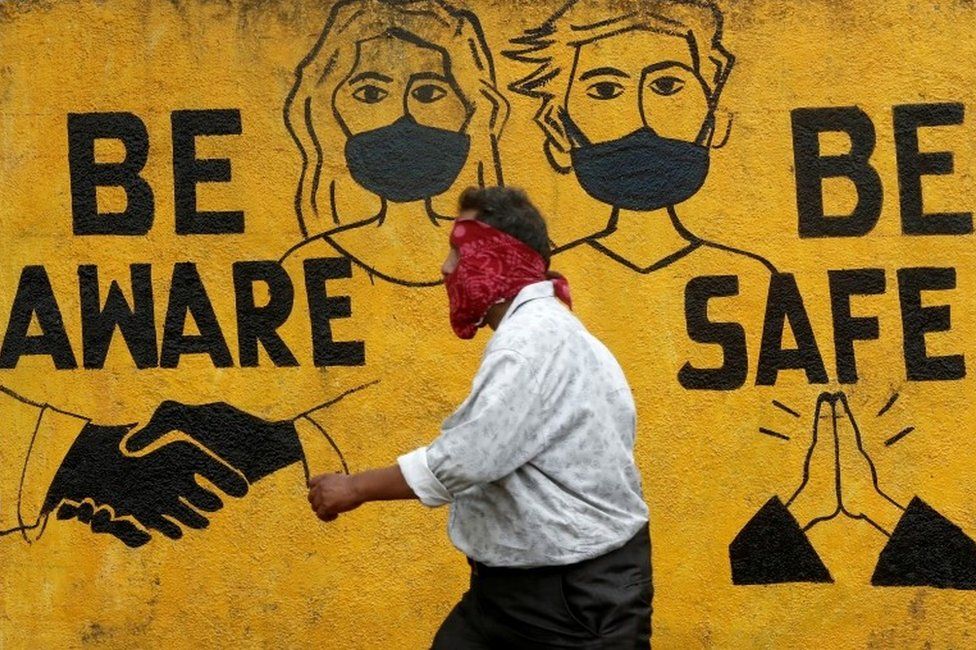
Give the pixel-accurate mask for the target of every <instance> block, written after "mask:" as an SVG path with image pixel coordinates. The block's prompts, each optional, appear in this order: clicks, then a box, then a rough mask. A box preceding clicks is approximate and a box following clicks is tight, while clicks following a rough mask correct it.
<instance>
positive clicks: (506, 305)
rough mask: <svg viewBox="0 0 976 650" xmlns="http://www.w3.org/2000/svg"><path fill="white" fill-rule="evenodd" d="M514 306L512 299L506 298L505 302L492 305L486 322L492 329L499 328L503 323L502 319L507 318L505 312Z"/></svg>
mask: <svg viewBox="0 0 976 650" xmlns="http://www.w3.org/2000/svg"><path fill="white" fill-rule="evenodd" d="M511 307H512V301H511V300H506V301H505V302H500V303H498V304H497V305H492V306H491V308H490V309H489V310H488V315H487V316H485V323H486V324H487V325H488V327H490V328H491V329H492V331H494V330H497V329H498V326H499V325H501V323H502V319H503V318H505V314H507V313H508V310H509V309H510V308H511Z"/></svg>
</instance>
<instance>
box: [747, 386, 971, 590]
mask: <svg viewBox="0 0 976 650" xmlns="http://www.w3.org/2000/svg"><path fill="white" fill-rule="evenodd" d="M794 415H796V416H797V417H799V414H796V413H794ZM906 431H907V430H906ZM772 433H775V432H772ZM903 434H904V432H903ZM903 434H899V435H903ZM896 438H897V436H896ZM838 517H846V518H849V519H852V520H860V521H864V522H867V523H868V524H870V525H871V526H873V527H874V528H875V529H877V530H878V531H879V532H880V533H881V534H883V535H885V536H886V537H887V538H888V542H887V543H886V545H885V547H884V549H883V550H882V551H881V554H880V555H879V557H878V562H877V565H876V566H875V570H874V574H873V576H872V577H871V584H872V585H875V586H886V587H900V586H928V587H942V588H948V589H976V542H973V540H972V539H971V538H970V537H969V536H968V535H966V533H964V532H963V531H962V529H961V528H959V526H957V525H955V524H954V523H952V522H951V521H949V520H948V519H946V518H945V517H943V516H942V515H941V514H939V513H938V512H936V511H935V510H934V509H933V508H932V507H930V506H929V505H928V504H926V503H925V502H924V501H922V500H921V499H920V498H918V497H915V498H913V499H912V500H911V501H910V502H909V503H907V504H906V505H903V504H901V503H899V502H898V501H896V500H895V499H893V498H892V497H891V496H889V495H888V493H887V492H885V491H884V489H883V488H882V486H881V484H880V482H879V480H878V471H877V468H876V467H875V464H874V462H873V461H872V460H871V457H870V456H869V455H868V452H867V451H866V449H865V447H864V443H863V439H862V436H861V430H860V428H859V427H858V424H857V421H856V419H855V417H854V414H853V412H852V411H851V407H850V404H849V403H848V400H847V396H846V395H844V394H843V393H822V394H821V395H820V396H819V397H818V398H817V403H816V408H815V415H814V421H813V436H812V439H811V441H810V447H809V449H808V451H807V454H806V458H805V461H804V464H803V476H802V478H801V480H800V484H799V487H797V489H796V490H795V491H794V492H793V495H792V496H791V497H790V498H789V500H787V501H786V503H785V504H784V503H783V502H782V501H781V500H780V499H779V497H775V496H774V497H772V498H771V499H769V501H767V502H766V504H765V505H764V506H763V507H762V508H760V509H759V511H758V512H757V513H756V514H755V515H754V516H753V517H752V519H750V520H749V522H748V523H746V525H745V526H744V527H743V528H742V530H741V531H739V534H738V535H736V537H735V539H734V540H733V541H732V543H731V544H730V545H729V560H730V563H731V569H732V582H733V583H734V584H737V585H768V584H777V583H785V582H833V578H832V577H831V575H830V572H829V571H828V570H827V567H826V566H825V565H824V563H823V562H822V561H821V559H820V556H819V555H818V554H817V552H816V550H815V549H814V548H813V545H812V544H811V543H810V540H809V539H807V536H806V533H807V532H808V531H809V530H810V529H812V528H813V527H814V526H817V525H818V524H820V523H823V522H825V521H830V520H832V519H835V518H838Z"/></svg>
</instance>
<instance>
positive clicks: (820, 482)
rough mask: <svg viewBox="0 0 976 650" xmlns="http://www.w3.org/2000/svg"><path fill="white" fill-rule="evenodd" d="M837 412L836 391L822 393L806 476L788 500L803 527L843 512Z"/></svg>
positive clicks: (804, 466)
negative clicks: (834, 428)
mask: <svg viewBox="0 0 976 650" xmlns="http://www.w3.org/2000/svg"><path fill="white" fill-rule="evenodd" d="M833 414H834V409H833V395H831V394H829V393H822V394H821V395H820V397H819V398H818V399H817V407H816V412H815V415H814V420H813V440H812V441H811V442H810V449H809V450H808V451H807V456H806V461H805V463H804V465H803V480H802V481H801V482H800V487H798V488H797V489H796V492H794V493H793V496H792V497H790V500H789V501H787V502H786V506H787V508H788V509H789V510H790V512H791V513H792V514H793V517H794V518H795V519H796V521H797V523H799V524H800V528H802V529H803V530H807V529H808V528H810V527H812V526H813V525H814V524H816V523H818V522H821V521H826V520H828V519H833V518H834V517H836V516H837V515H838V514H840V484H839V481H838V474H837V442H836V440H837V438H836V436H835V434H834V430H833V427H834V424H833V422H834V415H833Z"/></svg>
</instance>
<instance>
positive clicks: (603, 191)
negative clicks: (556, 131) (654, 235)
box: [560, 112, 711, 211]
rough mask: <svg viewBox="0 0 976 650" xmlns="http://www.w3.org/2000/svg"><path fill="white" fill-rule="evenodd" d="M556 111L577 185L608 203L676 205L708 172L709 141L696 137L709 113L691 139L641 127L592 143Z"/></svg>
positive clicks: (646, 206) (631, 207) (707, 126)
mask: <svg viewBox="0 0 976 650" xmlns="http://www.w3.org/2000/svg"><path fill="white" fill-rule="evenodd" d="M560 117H561V118H562V122H563V125H564V126H565V127H566V131H567V134H568V135H569V138H570V141H571V142H572V143H573V145H574V146H573V148H572V150H571V151H570V157H571V159H572V161H573V170H574V171H575V172H576V178H577V180H578V181H579V184H580V186H582V188H583V189H584V190H586V193H587V194H589V195H590V196H592V197H593V198H595V199H599V200H600V201H603V202H604V203H606V204H608V205H612V206H614V207H617V208H623V209H626V210H640V211H650V210H657V209H659V208H664V207H668V206H672V205H677V204H678V203H681V202H682V201H685V200H687V199H688V198H690V197H691V196H692V195H694V194H695V192H697V191H698V190H699V189H701V186H702V185H704V183H705V177H707V176H708V162H709V160H708V147H707V146H704V145H702V144H699V142H701V141H703V140H704V138H705V137H706V135H707V133H708V132H709V129H710V128H711V119H708V120H706V121H705V124H704V125H703V126H702V129H701V131H700V132H699V135H698V137H697V138H696V140H695V142H685V141H683V140H672V139H670V138H662V137H661V136H659V135H658V134H657V133H655V132H654V131H653V129H650V128H648V127H642V128H640V129H638V130H636V131H634V132H633V133H630V134H629V135H625V136H624V137H622V138H618V139H616V140H610V141H608V142H600V143H597V144H592V143H590V141H589V139H588V138H587V137H586V136H585V135H584V134H583V132H582V131H580V129H579V127H578V126H576V123H575V122H573V120H572V118H570V117H569V115H568V114H567V113H566V112H563V113H562V114H561V115H560Z"/></svg>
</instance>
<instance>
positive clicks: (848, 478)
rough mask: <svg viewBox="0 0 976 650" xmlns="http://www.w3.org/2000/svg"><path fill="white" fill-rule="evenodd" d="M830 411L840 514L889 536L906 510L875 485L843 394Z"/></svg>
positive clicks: (873, 471) (837, 396) (868, 462)
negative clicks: (835, 448) (835, 445)
mask: <svg viewBox="0 0 976 650" xmlns="http://www.w3.org/2000/svg"><path fill="white" fill-rule="evenodd" d="M833 410H834V432H835V436H836V439H837V468H838V469H837V473H838V482H839V485H840V495H841V512H843V513H844V514H845V515H847V516H848V517H851V518H853V519H863V520H865V521H867V522H868V523H870V524H871V525H872V526H874V527H875V528H877V529H878V530H880V531H882V532H883V533H886V534H889V535H890V534H891V532H892V531H893V530H894V528H895V525H896V524H897V523H898V520H899V519H900V518H901V515H902V513H903V512H904V510H905V509H904V508H903V507H902V506H901V505H899V504H898V503H897V502H896V501H895V500H894V499H892V498H891V497H889V496H888V495H887V494H885V493H884V492H883V491H882V490H881V487H880V486H879V485H878V472H877V470H876V469H875V467H874V463H873V462H872V461H871V457H870V456H868V453H867V451H865V449H864V443H863V441H862V440H861V431H860V429H858V426H857V422H856V421H855V420H854V414H853V413H851V408H850V405H849V404H848V402H847V396H846V395H844V394H843V393H838V394H837V395H836V399H835V401H834V404H833Z"/></svg>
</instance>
